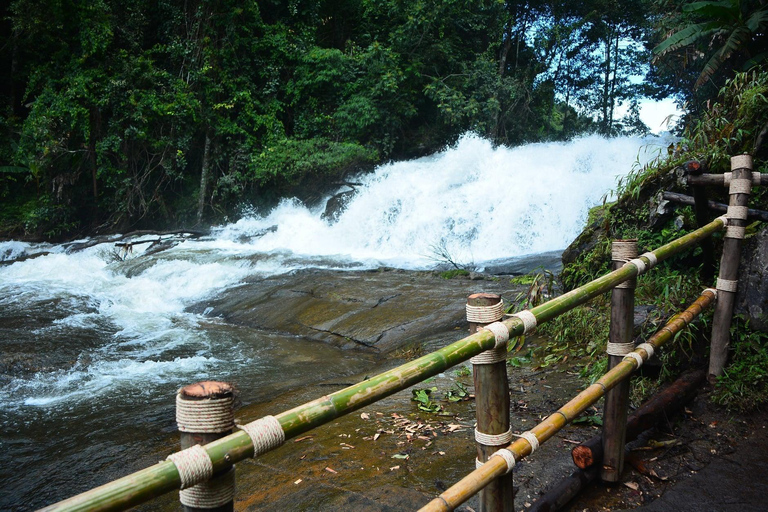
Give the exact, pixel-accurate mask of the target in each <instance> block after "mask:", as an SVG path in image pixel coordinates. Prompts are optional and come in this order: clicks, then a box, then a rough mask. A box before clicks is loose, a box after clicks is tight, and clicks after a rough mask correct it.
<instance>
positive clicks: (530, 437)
mask: <svg viewBox="0 0 768 512" xmlns="http://www.w3.org/2000/svg"><path fill="white" fill-rule="evenodd" d="M517 437H520V438H522V439H525V440H526V441H528V444H530V445H531V453H530V454H529V455H533V452H535V451H536V450H538V449H539V439H538V438H537V437H536V434H534V433H533V432H531V431H530V430H529V431H527V432H523V433H522V434H520V435H519V436H517Z"/></svg>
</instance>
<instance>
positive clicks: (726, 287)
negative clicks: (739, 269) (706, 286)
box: [717, 278, 739, 293]
mask: <svg viewBox="0 0 768 512" xmlns="http://www.w3.org/2000/svg"><path fill="white" fill-rule="evenodd" d="M738 287H739V282H738V281H731V280H729V279H720V278H718V279H717V289H718V290H719V291H721V292H733V293H736V290H737V289H738Z"/></svg>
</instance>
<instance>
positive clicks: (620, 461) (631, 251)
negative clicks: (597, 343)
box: [600, 240, 637, 482]
mask: <svg viewBox="0 0 768 512" xmlns="http://www.w3.org/2000/svg"><path fill="white" fill-rule="evenodd" d="M611 253H612V257H611V259H612V265H613V268H614V269H617V268H621V266H622V265H624V264H625V263H626V262H627V261H629V260H631V259H633V258H636V257H637V240H614V242H613V245H612V250H611ZM636 284H637V282H636V280H635V279H630V280H629V281H626V282H624V283H622V284H621V285H619V286H617V287H616V288H614V289H613V290H612V291H611V323H610V330H609V339H608V354H609V355H608V369H609V370H610V369H612V368H615V367H616V365H618V364H619V363H621V360H622V359H623V358H624V356H625V355H626V354H627V353H628V352H631V351H632V350H633V349H634V346H633V344H632V328H633V325H634V313H635V286H636ZM628 407H629V379H626V380H624V381H622V382H621V383H619V384H618V385H617V386H616V387H615V388H614V389H612V390H610V391H608V392H607V393H606V394H605V408H604V410H603V453H604V454H605V455H604V457H603V467H602V469H601V471H600V478H601V479H602V480H603V481H604V482H618V481H619V480H620V479H621V472H622V471H623V470H624V445H625V444H626V429H627V408H628Z"/></svg>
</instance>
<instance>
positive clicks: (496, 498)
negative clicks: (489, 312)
mask: <svg viewBox="0 0 768 512" xmlns="http://www.w3.org/2000/svg"><path fill="white" fill-rule="evenodd" d="M467 305H468V306H474V307H478V306H479V307H489V306H496V305H499V306H501V297H500V296H499V295H495V294H488V293H475V294H472V295H470V296H469V297H468V298H467ZM501 315H502V316H503V311H501ZM467 319H468V320H471V319H472V317H471V316H469V315H468V317H467ZM498 319H499V318H497V319H496V320H498ZM489 320H490V318H489ZM488 323H491V322H485V323H479V322H472V321H470V322H469V333H470V334H474V333H476V332H478V331H479V330H480V329H482V328H483V327H485V326H486V325H488ZM501 350H504V351H505V352H506V346H504V347H503V348H502V349H501ZM505 355H506V353H505ZM470 361H472V363H473V364H472V377H473V380H474V384H475V412H476V415H477V427H476V429H477V432H481V433H483V434H490V435H494V436H497V435H499V434H504V433H505V432H507V431H509V381H508V380H507V361H506V358H505V359H503V360H502V361H498V362H495V363H490V364H488V363H486V364H478V363H477V362H476V360H475V359H474V358H473V359H471V360H470ZM508 443H509V439H507V440H506V442H504V441H501V442H498V443H496V444H483V443H481V442H480V441H478V440H476V445H477V460H479V461H481V462H485V461H486V460H488V457H490V456H491V455H492V454H493V452H495V451H496V450H498V449H499V448H500V447H502V446H506V445H507V444H508ZM513 508H514V495H513V492H512V475H511V474H510V475H505V476H503V477H501V478H499V479H498V480H495V481H493V482H491V483H490V484H488V485H487V486H486V487H485V488H484V489H483V490H482V491H481V492H480V510H481V511H482V512H511V511H512V510H513Z"/></svg>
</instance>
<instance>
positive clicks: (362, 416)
mask: <svg viewBox="0 0 768 512" xmlns="http://www.w3.org/2000/svg"><path fill="white" fill-rule="evenodd" d="M360 418H362V419H364V420H367V419H369V418H370V416H369V415H368V413H367V412H363V413H360Z"/></svg>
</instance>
